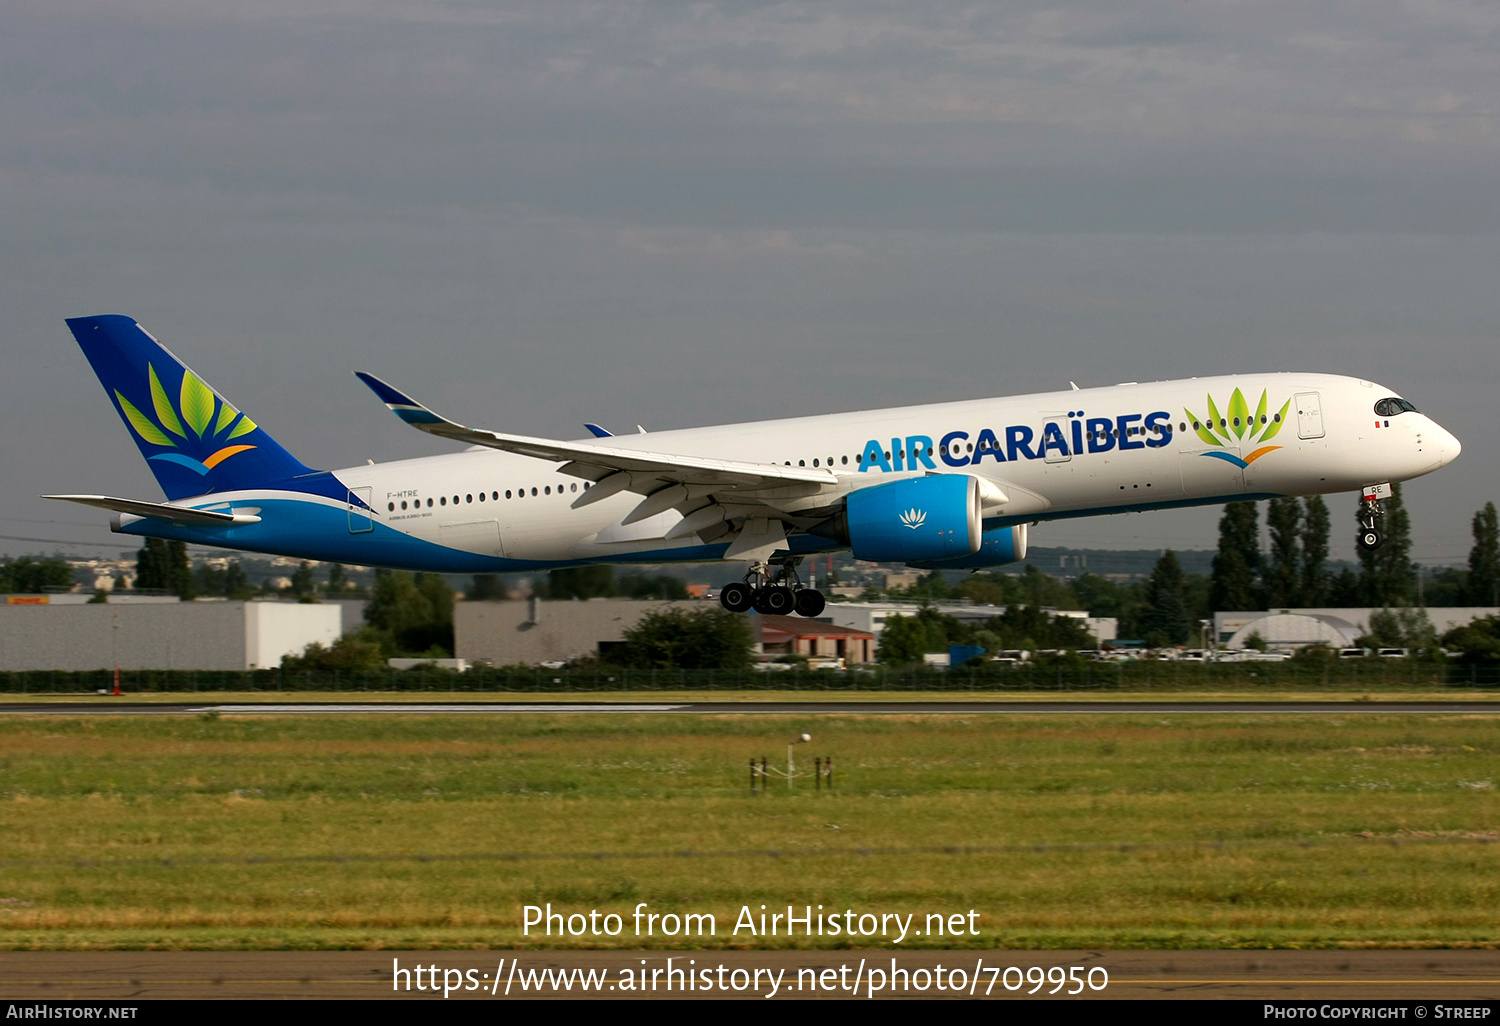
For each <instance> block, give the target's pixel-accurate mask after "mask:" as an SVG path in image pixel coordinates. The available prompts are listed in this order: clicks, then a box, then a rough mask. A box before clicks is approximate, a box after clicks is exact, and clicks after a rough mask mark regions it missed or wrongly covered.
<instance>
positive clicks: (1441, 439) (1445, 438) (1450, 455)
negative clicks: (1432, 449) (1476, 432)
mask: <svg viewBox="0 0 1500 1026" xmlns="http://www.w3.org/2000/svg"><path fill="white" fill-rule="evenodd" d="M1433 427H1434V428H1436V429H1437V449H1438V464H1439V465H1440V466H1444V467H1446V466H1447V465H1448V464H1450V463H1452V462H1453V461H1454V460H1456V459H1458V454H1459V453H1461V452H1463V451H1464V446H1463V443H1462V442H1460V441H1459V440H1458V439H1457V438H1455V437H1454V435H1453V432H1451V431H1449V430H1448V429H1447V428H1442V427H1438V425H1436V424H1434V425H1433Z"/></svg>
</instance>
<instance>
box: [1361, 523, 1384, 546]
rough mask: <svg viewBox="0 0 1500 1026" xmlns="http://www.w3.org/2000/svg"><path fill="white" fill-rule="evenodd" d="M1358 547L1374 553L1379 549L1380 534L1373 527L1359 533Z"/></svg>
mask: <svg viewBox="0 0 1500 1026" xmlns="http://www.w3.org/2000/svg"><path fill="white" fill-rule="evenodd" d="M1359 547H1360V548H1361V549H1363V550H1364V551H1366V552H1374V551H1375V550H1376V549H1378V548H1380V532H1379V531H1377V530H1375V529H1374V528H1373V527H1371V528H1366V529H1365V530H1362V531H1360V532H1359Z"/></svg>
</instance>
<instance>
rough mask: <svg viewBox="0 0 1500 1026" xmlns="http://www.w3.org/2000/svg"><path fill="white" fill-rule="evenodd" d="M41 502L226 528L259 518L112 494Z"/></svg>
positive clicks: (58, 496)
mask: <svg viewBox="0 0 1500 1026" xmlns="http://www.w3.org/2000/svg"><path fill="white" fill-rule="evenodd" d="M42 498H44V499H61V500H62V501H64V502H76V503H79V504H81V505H84V506H95V507H97V508H99V509H107V510H113V511H114V512H116V513H130V514H132V515H134V516H138V517H157V518H159V519H161V520H171V521H173V522H174V523H179V524H215V525H218V526H220V527H230V526H233V525H235V524H258V523H260V517H258V516H255V515H254V514H250V513H227V512H219V511H216V510H209V509H190V508H188V507H187V506H173V505H171V504H170V503H166V502H144V501H142V500H140V499H117V498H115V497H114V496H112V495H43V496H42Z"/></svg>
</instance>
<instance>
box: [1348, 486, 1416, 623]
mask: <svg viewBox="0 0 1500 1026" xmlns="http://www.w3.org/2000/svg"><path fill="white" fill-rule="evenodd" d="M1384 506H1385V512H1384V514H1383V515H1382V516H1381V518H1380V533H1381V537H1382V541H1381V543H1380V548H1378V549H1376V550H1375V551H1374V552H1366V551H1365V550H1364V549H1360V550H1359V563H1360V586H1361V588H1362V589H1363V591H1364V597H1365V602H1366V603H1367V604H1368V605H1372V606H1391V605H1403V606H1409V605H1412V604H1413V603H1414V602H1415V601H1416V597H1417V567H1416V564H1414V563H1413V562H1412V561H1411V515H1410V514H1409V513H1407V511H1406V506H1405V505H1404V504H1403V503H1402V501H1401V486H1400V485H1392V486H1391V497H1390V498H1389V499H1386V500H1384ZM1363 509H1364V504H1363V502H1361V503H1360V511H1361V512H1363Z"/></svg>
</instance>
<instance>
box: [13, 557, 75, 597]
mask: <svg viewBox="0 0 1500 1026" xmlns="http://www.w3.org/2000/svg"><path fill="white" fill-rule="evenodd" d="M72 586H73V568H72V567H70V566H68V564H67V563H65V562H63V561H62V560H60V559H35V558H33V557H31V556H20V557H18V558H16V559H13V560H11V561H10V562H8V563H6V564H4V565H3V566H0V592H9V593H13V594H33V595H35V594H38V593H40V592H42V591H45V590H46V589H48V588H70V587H72Z"/></svg>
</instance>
